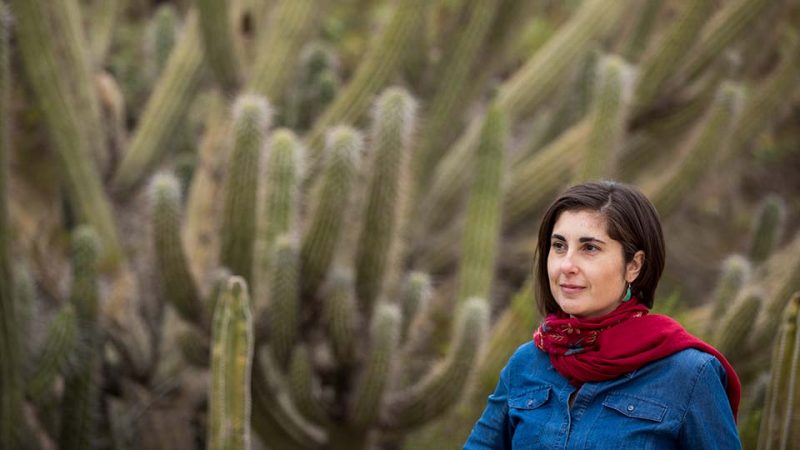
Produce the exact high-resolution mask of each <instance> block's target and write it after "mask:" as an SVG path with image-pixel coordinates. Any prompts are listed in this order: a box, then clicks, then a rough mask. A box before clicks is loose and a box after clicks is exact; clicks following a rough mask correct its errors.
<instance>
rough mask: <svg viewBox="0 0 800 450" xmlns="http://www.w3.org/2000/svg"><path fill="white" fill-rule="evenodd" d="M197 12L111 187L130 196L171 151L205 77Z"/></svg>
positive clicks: (143, 114) (161, 79) (154, 90)
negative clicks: (167, 151) (173, 141)
mask: <svg viewBox="0 0 800 450" xmlns="http://www.w3.org/2000/svg"><path fill="white" fill-rule="evenodd" d="M197 20H198V19H197V12H196V11H192V12H191V13H189V16H188V17H187V18H186V21H185V23H184V30H183V33H182V35H181V38H180V40H179V42H178V45H177V46H176V47H175V49H174V50H173V51H172V53H171V54H170V57H169V61H167V66H166V67H165V68H164V72H163V74H162V75H161V77H160V78H159V79H158V82H157V83H156V86H155V88H154V89H153V93H152V94H150V98H149V99H148V101H147V104H146V105H145V108H144V111H143V112H142V115H141V118H140V124H139V126H138V127H137V129H136V133H134V135H133V138H132V139H131V143H130V148H129V149H128V151H127V152H126V153H125V157H124V158H123V159H122V161H121V162H120V164H119V167H118V168H117V170H116V172H115V173H114V177H113V179H112V186H113V189H114V191H115V192H118V193H120V194H127V195H129V194H130V192H131V191H132V190H133V189H134V188H135V187H136V186H137V185H138V184H139V183H141V182H142V181H143V179H144V177H145V176H146V175H147V174H148V173H149V171H150V170H151V169H152V167H153V166H154V165H155V164H156V163H157V162H158V161H159V160H160V159H161V158H162V157H163V152H164V151H165V150H166V149H168V148H169V142H170V138H171V137H172V135H173V130H174V129H175V128H176V126H177V125H178V124H180V122H181V121H182V119H183V117H184V116H185V115H186V112H187V110H188V109H189V106H190V104H191V100H192V98H194V97H193V96H194V94H195V92H196V91H197V87H198V85H199V83H200V80H201V77H202V75H203V70H202V69H203V62H204V61H203V51H202V44H201V43H200V36H199V33H200V31H199V30H198V27H199V25H198V23H197Z"/></svg>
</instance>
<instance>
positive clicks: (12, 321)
mask: <svg viewBox="0 0 800 450" xmlns="http://www.w3.org/2000/svg"><path fill="white" fill-rule="evenodd" d="M10 34H11V17H10V13H9V11H8V7H7V6H6V4H5V3H0V116H2V117H3V118H4V119H3V121H2V123H0V389H2V391H3V397H2V399H0V447H3V448H14V447H15V446H16V445H17V442H19V441H18V438H21V436H20V435H18V434H17V433H18V431H17V430H18V429H19V425H18V424H19V423H20V421H19V418H20V417H21V416H22V414H21V412H22V396H21V389H20V387H21V386H22V372H21V364H20V361H21V355H20V351H21V349H20V347H19V345H20V335H19V331H18V330H17V327H16V326H17V321H16V308H15V301H14V297H13V295H14V292H13V286H14V278H13V276H14V275H13V271H12V267H11V248H10V245H11V228H10V224H9V220H8V219H9V211H8V200H7V194H6V193H7V192H8V175H9V169H8V161H9V156H10V155H9V151H10V145H9V144H10V142H9V136H8V134H9V131H10V129H9V124H8V120H6V119H5V118H6V117H9V101H10V99H11V97H10V94H11V86H10V83H11V76H10V71H9V69H10V67H9V64H10V61H9V45H8V44H9V39H10Z"/></svg>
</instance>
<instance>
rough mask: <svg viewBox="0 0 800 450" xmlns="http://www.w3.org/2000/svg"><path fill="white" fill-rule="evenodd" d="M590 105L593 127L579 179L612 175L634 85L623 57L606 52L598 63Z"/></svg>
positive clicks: (631, 73)
mask: <svg viewBox="0 0 800 450" xmlns="http://www.w3.org/2000/svg"><path fill="white" fill-rule="evenodd" d="M599 66H600V67H599V70H598V71H597V72H598V73H597V84H596V87H595V97H594V102H593V106H592V112H591V120H592V129H591V131H590V132H589V142H588V144H587V145H586V156H585V157H584V161H583V167H582V170H580V171H579V172H580V175H579V177H580V178H579V180H580V181H589V180H594V179H600V178H605V177H609V178H614V175H615V173H616V169H615V167H614V166H615V165H616V164H615V163H616V160H617V159H618V149H619V147H620V145H621V143H622V138H623V134H624V132H625V123H626V121H627V120H626V119H627V110H628V108H629V105H630V97H631V93H632V87H633V72H632V69H631V68H630V67H628V66H627V64H626V63H625V61H623V60H622V59H621V58H619V57H616V56H607V57H605V58H603V59H602V60H601V61H600V63H599Z"/></svg>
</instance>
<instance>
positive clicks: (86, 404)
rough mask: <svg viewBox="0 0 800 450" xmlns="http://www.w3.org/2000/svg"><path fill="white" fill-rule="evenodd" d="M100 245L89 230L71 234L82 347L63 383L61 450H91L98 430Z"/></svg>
mask: <svg viewBox="0 0 800 450" xmlns="http://www.w3.org/2000/svg"><path fill="white" fill-rule="evenodd" d="M98 255H99V241H98V237H97V235H96V234H95V232H94V231H93V230H92V229H91V228H90V227H88V226H85V225H84V226H81V227H79V228H77V229H76V230H75V231H74V232H73V234H72V272H73V279H72V292H71V294H70V301H71V303H72V304H73V305H74V307H75V313H76V314H75V315H76V317H77V323H78V327H79V331H78V333H79V334H78V338H79V339H80V342H81V345H79V346H78V347H77V352H76V354H75V357H76V360H77V363H78V366H77V367H76V368H75V369H74V371H72V372H70V373H69V374H68V375H67V376H66V377H65V380H64V397H63V399H62V403H61V433H60V435H59V445H60V448H63V449H67V450H73V449H75V450H77V449H85V448H89V447H91V445H92V442H93V441H94V435H95V433H96V430H97V423H96V418H97V408H98V406H99V404H98V400H99V397H98V395H99V393H98V390H97V388H98V386H99V385H100V383H99V381H98V378H97V377H98V375H99V370H100V355H101V348H102V344H101V341H100V330H99V326H98V306H99V305H98V300H99V298H98V297H99V292H98V286H97V262H98Z"/></svg>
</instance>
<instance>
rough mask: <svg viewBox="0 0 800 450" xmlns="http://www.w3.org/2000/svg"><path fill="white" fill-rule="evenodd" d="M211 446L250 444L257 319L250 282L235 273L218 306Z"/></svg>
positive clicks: (237, 449) (239, 449)
mask: <svg viewBox="0 0 800 450" xmlns="http://www.w3.org/2000/svg"><path fill="white" fill-rule="evenodd" d="M213 324H214V325H213V331H212V353H211V356H212V360H211V371H212V378H211V401H210V403H209V406H208V408H209V417H210V418H209V427H208V440H207V448H208V449H214V450H216V449H221V450H229V449H230V450H245V449H248V448H250V403H251V393H250V378H251V364H252V361H253V320H252V317H251V315H250V298H249V295H248V293H247V283H246V282H245V281H244V279H243V278H241V277H236V276H234V277H231V278H230V279H229V280H228V282H227V286H226V287H225V289H224V290H223V292H222V293H221V294H220V298H219V299H218V301H217V306H216V308H215V309H214V319H213Z"/></svg>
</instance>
